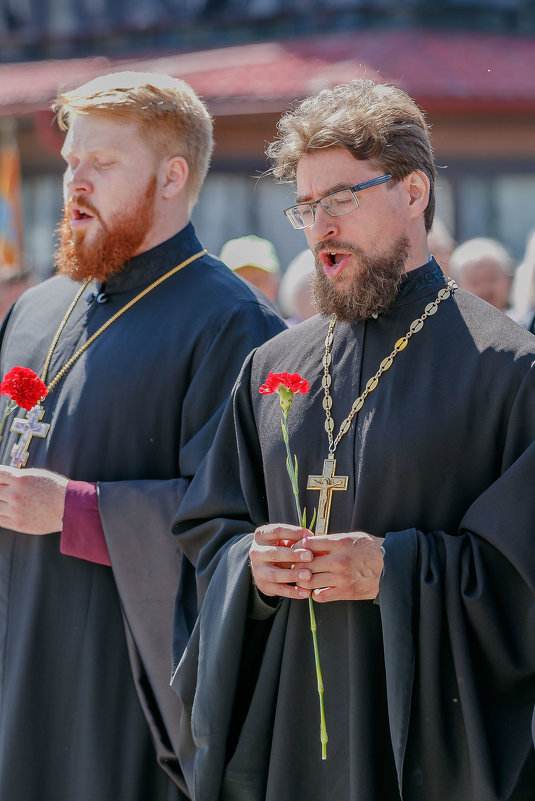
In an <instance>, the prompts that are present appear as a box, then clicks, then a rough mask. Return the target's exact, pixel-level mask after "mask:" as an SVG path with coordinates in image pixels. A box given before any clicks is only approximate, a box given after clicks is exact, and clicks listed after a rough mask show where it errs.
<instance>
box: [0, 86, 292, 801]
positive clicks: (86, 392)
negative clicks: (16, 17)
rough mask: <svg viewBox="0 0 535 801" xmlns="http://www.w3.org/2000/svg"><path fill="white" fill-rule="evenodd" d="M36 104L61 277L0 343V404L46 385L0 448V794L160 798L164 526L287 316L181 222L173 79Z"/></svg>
mask: <svg viewBox="0 0 535 801" xmlns="http://www.w3.org/2000/svg"><path fill="white" fill-rule="evenodd" d="M54 107H55V109H56V111H57V114H58V122H59V124H60V127H61V128H62V130H63V131H65V134H66V135H65V140H64V144H63V148H62V156H63V159H64V161H65V173H64V182H63V200H64V207H63V217H62V220H61V223H60V227H59V243H58V248H57V253H56V265H57V268H58V274H57V275H55V276H54V277H52V278H51V279H49V280H46V281H44V282H42V283H41V284H38V285H37V286H35V287H32V288H31V289H29V290H28V291H27V292H25V293H24V294H23V295H22V296H21V297H20V298H19V299H18V300H17V302H16V303H15V305H14V306H13V309H12V311H11V313H10V314H9V316H8V318H7V320H6V323H5V325H4V328H3V339H2V345H1V352H0V367H1V375H4V376H5V379H4V382H3V383H2V388H1V391H2V394H3V395H7V396H8V397H13V394H12V393H18V389H17V387H18V388H19V389H20V386H21V381H22V380H23V377H24V376H26V377H28V376H27V373H21V371H20V367H21V366H22V367H24V368H26V369H29V370H30V371H32V370H33V371H34V373H36V374H37V375H38V376H39V377H40V378H41V379H42V381H44V382H45V384H46V389H45V390H44V391H42V388H41V386H40V385H39V384H38V380H37V379H35V380H34V381H33V382H32V381H30V385H29V387H28V388H27V391H28V390H31V389H32V387H33V386H34V384H37V385H38V394H37V396H36V397H35V396H34V398H33V400H32V401H31V402H30V403H28V398H27V392H26V395H24V396H23V397H21V398H20V403H21V404H22V403H24V404H28V405H25V406H24V409H27V412H26V414H24V412H23V411H22V410H20V411H19V412H18V413H17V414H14V415H13V418H11V420H10V421H9V422H8V424H7V425H6V426H5V429H4V434H3V437H2V440H1V443H0V461H1V463H2V465H4V466H2V467H0V525H1V526H2V530H1V532H0V575H1V577H2V578H1V586H2V591H1V600H0V630H1V631H2V636H1V638H0V664H1V665H2V669H1V671H0V696H1V699H2V702H1V706H2V710H1V711H2V725H1V728H0V788H1V790H0V794H1V796H2V798H3V799H10V800H11V801H32V800H33V799H35V800H36V801H37V799H39V801H178V799H185V798H188V797H189V794H188V791H187V789H186V786H185V784H184V781H183V777H182V773H181V771H180V768H179V765H178V762H177V759H176V757H175V753H174V746H173V738H174V736H175V733H176V731H177V728H178V725H179V720H180V714H181V707H180V704H179V702H178V699H177V698H176V696H175V695H174V693H173V692H172V690H171V689H170V687H169V677H170V675H171V670H172V658H171V632H172V620H173V606H174V599H175V595H176V589H177V585H178V584H179V574H180V568H181V554H180V551H179V549H178V548H177V545H176V542H175V541H174V539H173V537H172V536H171V532H170V528H171V523H172V519H173V515H174V514H175V512H176V508H177V505H179V503H180V500H181V498H182V496H183V494H184V492H185V489H186V487H187V485H188V483H189V481H190V480H191V478H192V477H193V475H194V474H195V472H196V470H197V468H198V466H199V464H200V463H201V461H202V459H203V457H204V456H205V454H206V452H207V450H208V447H209V445H210V443H211V442H212V440H213V438H214V435H215V431H216V429H217V425H218V422H219V418H220V415H221V412H222V410H223V408H224V406H225V404H226V401H227V399H228V395H229V393H230V390H231V388H232V385H233V383H234V380H235V378H236V376H237V374H238V372H239V370H240V368H241V365H242V362H243V359H244V358H245V356H246V354H247V353H248V352H249V351H250V350H251V349H252V348H254V347H255V346H256V345H259V344H260V343H261V342H264V341H265V340H266V339H268V338H269V337H270V336H272V335H273V334H275V333H277V332H279V331H280V330H281V329H283V328H284V327H285V326H284V323H283V322H282V320H280V319H279V318H278V316H277V315H276V313H275V312H274V310H273V308H272V307H271V305H270V304H269V303H267V301H266V300H265V298H263V297H262V296H261V295H260V293H259V292H257V291H256V290H255V289H254V288H252V287H250V286H249V285H248V284H245V283H244V282H243V281H240V280H239V279H238V278H237V277H236V276H234V275H233V274H232V273H231V272H230V271H229V270H228V269H227V268H226V267H225V266H224V265H223V264H222V263H221V262H220V261H218V260H217V259H215V258H213V257H211V256H209V255H207V253H206V250H205V249H204V248H203V247H202V245H201V244H200V242H199V240H198V239H197V236H196V234H195V231H194V228H193V226H192V224H191V222H190V215H191V211H192V209H193V207H194V205H195V203H196V200H197V197H198V194H199V191H200V189H201V186H202V184H203V181H204V178H205V176H206V172H207V170H208V166H209V162H210V156H211V153H212V147H213V134H212V119H211V117H210V115H209V113H208V111H207V109H206V107H205V106H204V104H203V103H202V102H201V100H200V99H199V98H198V97H197V95H196V94H195V92H194V91H193V90H192V89H191V87H190V86H188V84H186V83H185V82H184V81H181V80H178V79H175V78H171V77H169V76H166V75H158V74H154V73H146V74H145V73H135V72H120V73H115V74H111V75H106V76H103V77H101V78H97V79H95V80H94V81H91V82H89V83H88V84H85V85H84V86H81V87H79V88H77V89H73V90H72V91H70V92H67V93H66V94H63V95H61V96H60V97H58V98H57V100H56V101H55V104H54ZM13 371H14V372H13ZM8 397H2V406H1V407H0V412H1V411H3V412H4V414H5V411H6V410H9V408H10V407H9V406H8V405H7V404H8ZM34 404H35V405H34ZM184 564H185V562H182V565H184ZM180 587H181V589H182V604H178V605H177V613H181V614H182V615H183V617H184V619H185V621H186V622H185V625H186V626H191V625H192V623H191V614H194V610H195V601H196V596H195V593H194V592H193V593H191V592H190V593H189V594H188V591H187V587H184V586H183V585H182V584H180ZM192 596H193V597H192ZM191 610H193V612H192V611H191ZM188 615H190V617H189V618H188Z"/></svg>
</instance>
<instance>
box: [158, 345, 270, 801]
mask: <svg viewBox="0 0 535 801" xmlns="http://www.w3.org/2000/svg"><path fill="white" fill-rule="evenodd" d="M253 355H254V354H251V355H250V356H249V358H248V359H247V360H246V362H245V364H244V366H243V369H242V372H241V375H240V377H239V379H238V382H237V385H236V387H235V392H234V393H233V398H232V400H231V402H229V404H228V405H227V407H226V409H225V412H224V414H223V417H222V420H221V424H220V426H219V429H218V432H217V436H216V439H215V442H214V447H213V448H212V449H211V450H210V452H209V454H208V456H207V458H206V459H205V461H204V463H203V466H202V470H201V471H200V472H199V474H198V475H197V476H196V478H195V479H194V480H193V482H192V484H191V486H190V488H189V490H188V492H187V494H186V497H185V499H184V502H183V504H182V506H181V507H180V510H179V514H178V516H177V518H176V520H175V523H174V527H173V530H174V533H175V535H176V536H177V539H178V544H179V547H180V548H181V550H183V552H184V554H185V555H186V556H187V558H188V559H189V560H190V561H191V563H192V564H194V565H195V566H196V572H197V589H198V594H199V597H198V601H199V605H200V613H199V618H198V620H197V623H196V625H195V628H194V630H193V633H192V635H191V638H190V639H189V642H188V644H187V648H186V649H185V650H184V646H185V643H184V636H185V634H184V631H185V629H184V626H183V624H182V622H181V620H180V616H179V615H176V616H175V658H176V660H177V662H178V660H179V658H180V657H182V659H181V661H180V663H179V664H178V667H177V669H176V670H175V673H174V676H173V687H174V689H175V691H176V692H177V694H178V695H179V697H180V699H181V703H182V704H183V707H184V713H183V718H182V721H181V729H180V742H179V754H180V760H181V766H182V769H183V771H184V775H185V777H186V780H187V782H188V786H189V788H190V791H191V792H192V793H193V795H194V797H199V798H216V797H217V794H218V792H219V788H220V785H221V780H222V775H223V771H224V766H225V762H226V758H227V749H228V747H229V741H228V739H227V733H228V731H229V729H230V722H231V718H233V719H234V720H235V719H236V717H235V716H236V715H237V716H238V717H239V715H240V712H239V710H237V709H236V699H237V695H236V683H237V681H238V677H239V676H241V678H242V680H243V677H244V675H247V669H245V670H244V669H243V664H242V659H243V657H244V655H243V650H242V643H243V642H244V641H246V642H249V644H250V643H251V642H254V641H255V638H257V637H258V638H260V639H259V643H260V641H261V640H263V639H264V638H265V636H266V630H267V629H269V628H270V626H271V623H272V619H273V613H274V609H273V607H271V606H269V605H268V604H265V603H264V602H263V601H262V600H261V598H260V597H259V595H258V593H257V591H256V590H255V588H254V586H253V585H252V581H251V571H250V567H249V560H248V554H249V548H250V545H251V539H252V532H253V530H254V528H255V527H256V526H259V525H262V524H263V523H266V522H267V520H268V508H267V502H266V488H265V486H264V484H263V475H264V470H263V465H262V454H261V451H260V446H259V443H258V437H257V433H256V425H255V420H254V414H253V409H252V404H251V397H250V392H251V390H250V389H249V385H250V370H251V363H252V358H253ZM211 486H212V487H213V486H217V487H218V488H219V492H218V493H217V497H213V495H211V494H210V493H209V492H207V487H211ZM209 585H210V593H209V594H208V595H207V594H206V593H207V589H208V586H209ZM276 626H277V628H278V630H277V631H275V632H274V637H275V639H276V640H277V642H278V643H279V645H280V647H281V648H282V642H283V636H284V614H283V615H279V616H277V624H276ZM249 650H250V652H254V651H255V649H254V648H251V649H249ZM257 652H258V653H262V648H261V646H260V644H259V647H258V649H257ZM208 653H209V654H210V656H209V657H208ZM279 656H280V649H279V651H278V652H277V649H273V652H272V654H271V656H270V659H269V660H268V662H267V663H266V664H265V665H264V666H263V670H264V671H267V672H268V673H271V675H270V676H269V677H266V676H265V679H266V680H265V681H264V682H262V685H263V686H265V687H266V689H269V688H276V686H277V681H276V677H277V671H278V670H279V669H280V664H279V663H278V658H279ZM252 673H253V674H254V673H255V671H252ZM239 698H240V699H241V700H240V703H243V704H244V707H245V706H246V704H247V700H246V699H247V698H248V688H247V687H245V686H244V685H240V693H239ZM274 701H275V699H274V697H273V696H272V695H269V693H268V694H266V695H263V696H262V697H261V698H260V704H261V706H262V708H261V709H259V710H258V718H257V719H258V720H266V719H269V712H270V709H271V710H272V709H273V708H274ZM194 702H195V710H196V711H195V716H192V708H193V703H194ZM208 741H209V743H210V745H209V747H206V746H207V743H208ZM251 745H252V747H251V750H250V756H251V760H252V759H253V758H254V759H255V761H256V762H257V763H258V775H259V776H262V775H263V771H264V770H265V769H266V765H267V755H266V754H265V753H264V752H263V751H262V748H261V745H262V743H260V744H259V747H258V748H255V747H254V742H253V740H251ZM263 760H265V764H263ZM260 784H262V782H260Z"/></svg>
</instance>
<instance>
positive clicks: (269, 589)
mask: <svg viewBox="0 0 535 801" xmlns="http://www.w3.org/2000/svg"><path fill="white" fill-rule="evenodd" d="M255 584H256V585H257V587H258V589H259V590H260V591H261V592H263V593H264V595H270V596H272V597H277V596H278V597H281V598H293V599H296V600H303V599H304V598H308V597H309V595H310V590H305V589H303V588H302V587H299V586H298V585H297V584H270V583H268V584H263V583H261V582H256V581H255Z"/></svg>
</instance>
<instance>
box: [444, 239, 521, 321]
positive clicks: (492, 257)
mask: <svg viewBox="0 0 535 801" xmlns="http://www.w3.org/2000/svg"><path fill="white" fill-rule="evenodd" d="M449 271H450V275H451V276H452V278H454V279H455V280H456V281H457V283H458V285H459V286H460V287H461V288H462V289H466V291H467V292H471V293H472V294H473V295H477V296H478V297H479V298H483V300H486V301H487V303H490V304H491V305H492V306H495V307H496V308H497V309H500V311H506V309H507V308H508V307H509V303H510V296H511V286H512V281H513V271H514V268H513V260H512V259H511V256H510V255H509V253H508V252H507V250H506V249H505V248H504V246H503V245H501V244H500V243H499V242H497V241H496V240H495V239H487V238H486V237H476V238H475V239H468V240H467V241H466V242H463V243H462V244H461V245H459V246H458V247H456V248H455V250H454V251H453V253H452V254H451V257H450V261H449Z"/></svg>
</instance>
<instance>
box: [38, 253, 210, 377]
mask: <svg viewBox="0 0 535 801" xmlns="http://www.w3.org/2000/svg"><path fill="white" fill-rule="evenodd" d="M205 253H207V251H206V249H203V250H200V251H199V252H198V253H195V255H194V256H190V257H189V259H186V260H185V261H183V262H181V263H180V264H178V265H177V266H176V267H173V268H172V269H171V270H169V272H167V273H165V275H162V276H160V278H158V279H157V280H156V281H153V283H152V284H151V285H150V286H148V287H145V289H143V290H142V291H141V292H140V293H139V294H138V295H136V296H135V298H132V300H129V301H128V303H125V305H124V306H123V307H122V309H119V311H118V312H116V313H115V314H114V315H113V316H112V317H110V319H109V320H107V321H106V322H105V323H104V325H101V326H100V328H99V329H98V331H95V333H94V334H92V335H91V336H90V337H89V339H88V340H87V342H85V343H84V344H83V345H82V347H81V348H78V350H77V351H76V352H75V353H73V355H72V356H71V358H70V359H69V360H68V361H66V362H65V364H64V365H63V367H62V368H61V370H60V371H59V372H58V373H57V374H56V376H55V377H54V378H53V379H52V381H51V382H50V384H48V386H47V392H48V393H50V392H51V391H52V390H53V389H54V387H55V386H56V384H58V382H59V381H61V379H62V378H63V376H64V375H65V373H67V372H68V371H69V370H70V369H71V367H72V366H73V364H74V363H75V362H76V361H77V360H78V359H79V358H80V356H81V355H82V353H85V351H86V350H87V349H88V347H89V346H90V345H92V344H93V342H94V341H95V339H97V337H99V336H100V335H101V334H102V333H104V331H105V330H106V329H107V328H109V327H110V325H111V324H112V323H114V322H115V321H116V320H118V319H119V317H121V315H123V314H124V313H125V312H126V311H128V309H131V308H132V306H133V305H134V304H135V303H137V302H138V300H141V298H144V297H145V295H148V294H149V292H151V291H152V290H153V289H155V288H156V287H157V286H159V285H160V284H162V283H163V282H164V281H166V280H167V279H168V278H170V277H171V276H172V275H174V274H175V273H177V272H178V271H179V270H182V268H183V267H187V265H188V264H191V262H192V261H195V259H199V258H200V257H201V256H204V254H205ZM90 280H91V279H89V280H88V281H86V282H85V283H84V284H83V285H82V286H81V287H80V289H79V290H78V292H77V293H76V295H75V297H74V300H73V301H72V303H71V305H70V306H69V308H68V309H67V311H66V313H65V317H64V318H63V320H62V321H61V323H60V325H59V328H58V330H57V331H56V333H55V335H54V339H53V340H52V344H51V345H50V349H49V351H48V353H47V356H46V359H45V364H44V367H43V372H42V374H41V381H42V382H43V383H44V382H45V381H46V375H47V373H48V368H49V366H50V360H51V359H52V354H53V353H54V350H55V347H56V345H57V344H58V340H59V338H60V336H61V332H62V331H63V329H64V328H65V326H66V324H67V320H68V319H69V317H70V316H71V314H72V312H73V311H74V307H75V306H76V304H77V303H78V301H79V299H80V297H81V295H82V293H83V292H84V290H85V289H86V287H87V285H88V284H89V283H90Z"/></svg>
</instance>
